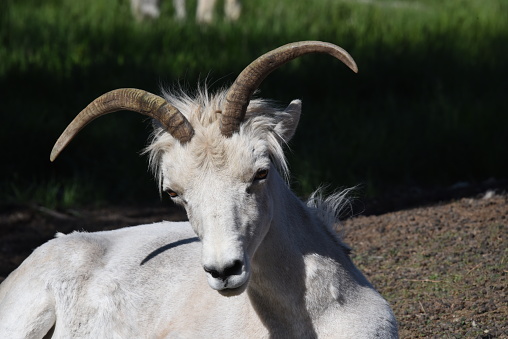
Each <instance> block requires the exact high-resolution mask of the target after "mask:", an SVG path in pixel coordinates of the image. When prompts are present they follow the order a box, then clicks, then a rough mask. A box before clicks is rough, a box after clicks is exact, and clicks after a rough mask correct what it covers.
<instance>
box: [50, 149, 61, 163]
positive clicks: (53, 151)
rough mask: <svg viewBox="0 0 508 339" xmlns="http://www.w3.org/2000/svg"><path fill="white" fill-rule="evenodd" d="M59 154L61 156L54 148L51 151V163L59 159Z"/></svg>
mask: <svg viewBox="0 0 508 339" xmlns="http://www.w3.org/2000/svg"><path fill="white" fill-rule="evenodd" d="M58 154H60V151H59V150H57V149H55V148H53V149H52V150H51V154H50V155H49V161H51V162H53V161H55V159H56V158H57V157H58Z"/></svg>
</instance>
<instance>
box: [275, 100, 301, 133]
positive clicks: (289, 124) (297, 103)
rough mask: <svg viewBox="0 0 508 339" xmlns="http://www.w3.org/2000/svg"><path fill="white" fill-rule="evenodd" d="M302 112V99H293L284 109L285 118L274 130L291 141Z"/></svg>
mask: <svg viewBox="0 0 508 339" xmlns="http://www.w3.org/2000/svg"><path fill="white" fill-rule="evenodd" d="M301 112H302V101H301V100H293V101H291V103H290V104H289V105H288V107H286V109H285V110H284V113H286V114H283V118H282V119H281V120H280V121H279V122H278V123H277V125H276V126H275V128H274V130H275V132H276V133H277V134H278V135H280V136H281V137H282V139H284V141H285V142H289V140H291V138H292V137H293V135H294V134H295V131H296V127H297V126H298V122H299V121H300V113H301Z"/></svg>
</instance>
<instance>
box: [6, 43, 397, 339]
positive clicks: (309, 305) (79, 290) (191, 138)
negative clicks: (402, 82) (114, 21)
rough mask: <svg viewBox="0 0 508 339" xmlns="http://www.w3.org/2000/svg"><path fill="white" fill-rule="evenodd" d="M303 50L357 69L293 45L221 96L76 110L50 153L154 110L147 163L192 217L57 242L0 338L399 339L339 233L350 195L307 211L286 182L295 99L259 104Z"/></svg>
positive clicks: (97, 103)
mask: <svg viewBox="0 0 508 339" xmlns="http://www.w3.org/2000/svg"><path fill="white" fill-rule="evenodd" d="M308 53H327V54H330V55H332V56H334V57H336V58H338V59H339V60H341V61H342V62H343V63H345V64H346V65H347V66H348V67H349V68H351V69H352V70H353V71H355V72H356V71H357V67H356V64H355V62H354V60H353V59H352V57H351V56H350V55H349V54H348V53H347V52H346V51H345V50H343V49H342V48H340V47H338V46H336V45H333V44H330V43H324V42H319V41H303V42H296V43H291V44H288V45H284V46H282V47H279V48H277V49H275V50H273V51H270V52H268V53H266V54H264V55H262V56H261V57H259V58H258V59H256V60H255V61H253V62H252V63H251V64H250V65H248V66H247V67H246V68H245V69H244V70H243V71H242V72H241V74H240V75H239V76H238V77H237V79H236V80H235V82H234V83H233V85H232V86H231V87H230V88H229V89H228V90H227V91H220V92H219V93H218V94H215V95H210V94H209V93H208V92H207V91H206V89H203V90H201V91H199V93H198V94H197V95H196V96H195V97H192V96H187V95H183V94H181V93H178V94H176V95H175V94H170V93H165V95H164V98H161V97H159V96H156V95H154V94H150V93H148V92H145V91H142V90H138V89H118V90H114V91H111V92H109V93H106V94H104V95H102V96H100V97H99V98H97V99H95V100H94V101H93V102H92V103H91V104H90V105H88V106H87V107H86V108H85V109H84V110H83V111H81V112H80V113H79V114H78V115H77V117H76V118H75V119H74V120H73V121H72V122H71V123H70V124H69V126H68V127H67V128H66V130H65V131H64V132H63V133H62V135H61V136H60V138H59V139H58V141H57V142H56V144H55V146H54V148H53V151H52V152H51V156H50V159H51V160H52V161H53V160H54V159H55V158H56V157H57V156H58V155H59V153H60V152H61V151H62V150H63V148H65V147H66V145H67V144H68V143H69V141H70V140H71V139H72V138H73V137H74V136H75V135H76V134H77V133H78V132H79V131H80V130H81V129H82V128H83V127H84V126H85V125H86V124H87V123H89V122H90V121H92V120H93V119H95V118H97V117H100V116H102V115H104V114H108V113H111V112H115V111H119V110H130V111H136V112H139V113H141V114H145V115H148V116H150V117H151V118H153V119H154V126H155V127H154V128H155V130H154V134H153V136H152V139H151V142H150V143H149V145H148V146H147V149H146V153H148V154H149V159H150V164H151V167H152V169H153V170H154V172H155V174H156V176H157V178H158V183H159V185H160V189H161V190H162V191H164V192H166V193H167V194H169V196H170V197H171V198H172V199H173V201H174V202H175V203H177V204H179V205H182V206H183V207H184V208H185V210H186V211H187V214H188V218H189V222H160V223H154V224H147V225H140V226H133V227H127V228H123V229H118V230H113V231H104V232H97V233H86V232H74V233H71V234H69V235H62V234H59V235H58V237H57V238H55V239H53V240H51V241H49V242H47V243H45V244H44V245H42V246H40V247H39V248H37V249H36V250H35V251H34V252H33V253H32V255H30V256H29V257H28V258H27V259H26V260H25V261H24V262H23V263H22V264H21V266H20V267H19V268H18V269H16V270H15V271H14V272H12V273H11V274H10V275H9V276H8V278H7V279H6V280H5V281H4V282H3V284H2V285H0V337H1V338H42V337H44V336H46V335H47V336H50V335H52V336H53V338H256V339H257V338H397V336H398V334H397V333H398V332H397V323H396V320H395V317H394V315H393V313H392V310H391V308H390V306H389V305H388V303H387V302H386V300H385V299H383V297H382V296H381V295H380V294H379V293H378V292H377V291H376V290H375V289H374V288H373V287H372V285H371V284H370V283H369V282H368V280H367V279H366V278H365V277H364V275H363V274H362V273H361V272H360V271H359V270H358V269H357V268H356V267H355V265H354V264H353V262H352V261H351V259H350V257H349V249H348V247H347V246H346V245H345V244H344V243H343V242H342V240H341V239H340V238H339V237H338V236H337V234H336V232H335V231H334V228H333V227H334V222H335V221H334V220H335V218H333V211H332V210H335V209H336V208H337V207H339V205H340V204H341V197H342V196H341V195H332V196H331V197H329V198H327V199H318V198H313V199H311V200H310V202H308V203H307V204H305V203H303V202H302V201H301V200H300V199H299V198H298V197H297V196H296V195H295V194H293V193H292V192H291V190H290V189H289V187H288V185H287V182H286V180H284V177H285V176H286V175H287V165H286V160H285V158H284V153H283V150H282V149H283V146H284V144H285V143H287V142H288V141H289V140H290V139H291V137H292V136H293V134H294V133H295V129H296V127H297V124H298V121H299V117H300V111H301V102H300V101H299V100H294V101H292V102H291V103H290V104H289V105H288V106H287V108H286V109H284V110H281V109H278V108H276V107H274V106H273V104H271V103H270V102H268V101H265V100H261V99H252V100H251V96H252V94H253V93H254V91H255V90H256V88H257V87H258V86H259V85H260V83H261V82H262V81H263V79H264V78H265V77H266V76H267V75H268V74H269V73H271V72H272V71H274V70H275V69H276V68H278V67H279V66H281V65H282V64H284V63H286V62H288V61H290V60H292V59H294V58H297V57H299V56H301V55H304V54H308Z"/></svg>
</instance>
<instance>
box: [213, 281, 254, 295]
mask: <svg viewBox="0 0 508 339" xmlns="http://www.w3.org/2000/svg"><path fill="white" fill-rule="evenodd" d="M248 285H249V281H248V280H247V281H246V282H245V283H243V284H242V285H240V286H237V287H233V288H229V287H225V288H223V289H221V290H217V292H219V294H221V295H222V296H225V297H235V296H237V295H240V294H242V293H243V292H245V290H246V289H247V286H248Z"/></svg>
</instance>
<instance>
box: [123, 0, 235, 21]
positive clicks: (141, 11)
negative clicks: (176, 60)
mask: <svg viewBox="0 0 508 339" xmlns="http://www.w3.org/2000/svg"><path fill="white" fill-rule="evenodd" d="M216 2H217V0H198V5H197V10H196V21H197V22H199V23H206V24H208V23H211V22H212V20H213V11H214V8H215V3H216ZM173 6H174V8H175V17H176V18H177V19H178V20H184V19H185V18H186V17H187V10H186V8H185V0H173ZM131 10H132V14H133V15H134V17H135V18H136V20H138V21H143V20H145V19H157V18H158V17H159V16H160V0H131ZM241 10H242V6H241V4H240V0H225V1H224V15H225V17H226V19H227V20H230V21H236V20H238V18H239V17H240V13H241Z"/></svg>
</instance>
